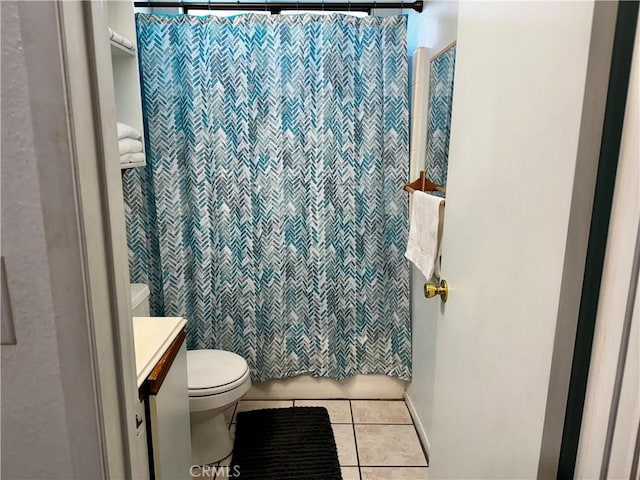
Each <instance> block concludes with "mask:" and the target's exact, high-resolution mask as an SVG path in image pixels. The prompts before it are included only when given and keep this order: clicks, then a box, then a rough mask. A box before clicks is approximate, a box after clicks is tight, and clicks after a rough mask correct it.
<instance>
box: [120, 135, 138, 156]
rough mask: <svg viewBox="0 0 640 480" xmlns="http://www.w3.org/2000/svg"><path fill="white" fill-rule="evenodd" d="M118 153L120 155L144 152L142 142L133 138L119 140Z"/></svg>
mask: <svg viewBox="0 0 640 480" xmlns="http://www.w3.org/2000/svg"><path fill="white" fill-rule="evenodd" d="M118 151H119V153H120V155H124V154H125V153H138V152H141V151H142V142H141V141H140V140H134V139H133V138H121V139H120V140H118Z"/></svg>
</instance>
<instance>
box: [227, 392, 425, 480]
mask: <svg viewBox="0 0 640 480" xmlns="http://www.w3.org/2000/svg"><path fill="white" fill-rule="evenodd" d="M293 406H297V407H304V406H306V407H315V406H318V407H325V408H326V409H327V411H328V412H329V417H330V418H331V424H332V427H333V433H334V436H335V439H336V446H337V448H338V458H339V460H340V466H341V469H342V477H343V479H344V480H425V479H426V478H427V459H426V458H425V455H424V452H423V450H422V447H421V445H420V441H419V440H418V435H417V433H416V430H415V428H414V427H413V423H412V421H411V416H410V415H409V410H407V406H406V405H405V403H404V402H403V401H401V400H393V401H389V400H286V401H284V400H278V401H257V400H247V401H241V402H238V403H237V405H234V406H232V407H230V408H229V409H228V410H227V411H226V412H225V418H226V419H227V422H228V423H229V428H230V430H231V434H232V435H233V433H234V431H235V422H236V415H237V414H238V412H245V411H248V410H257V409H260V408H286V407H293ZM230 462H231V456H229V457H228V458H226V459H224V460H223V461H222V462H220V463H219V465H229V463H230ZM218 478H224V477H218Z"/></svg>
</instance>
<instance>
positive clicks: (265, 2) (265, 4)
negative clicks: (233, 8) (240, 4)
mask: <svg viewBox="0 0 640 480" xmlns="http://www.w3.org/2000/svg"><path fill="white" fill-rule="evenodd" d="M238 1H240V0H238ZM267 3H269V2H268V1H267V0H264V11H265V13H266V12H267Z"/></svg>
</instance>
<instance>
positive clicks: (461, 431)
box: [422, 1, 615, 479]
mask: <svg viewBox="0 0 640 480" xmlns="http://www.w3.org/2000/svg"><path fill="white" fill-rule="evenodd" d="M603 3H608V2H603ZM614 20H615V4H611V5H599V6H596V5H595V4H594V2H587V1H585V2H530V3H526V2H496V3H488V2H487V3H485V2H462V3H461V4H460V10H459V22H458V43H457V57H456V73H455V86H454V100H453V113H452V131H451V142H450V157H449V173H448V182H447V205H446V209H447V211H446V218H445V225H444V237H443V248H442V253H443V263H442V278H444V279H446V280H447V281H448V282H449V288H450V291H449V299H448V302H447V303H446V304H442V305H441V308H440V309H439V313H438V317H437V319H434V320H433V321H436V322H437V339H436V360H435V378H434V388H433V395H434V397H433V412H432V418H431V430H430V431H429V432H427V435H428V437H429V442H430V446H431V451H430V469H429V478H430V479H444V478H450V479H462V478H466V479H498V478H505V479H532V478H536V477H537V476H538V471H539V470H538V469H539V463H541V465H542V464H543V463H544V460H545V459H544V458H543V459H542V461H541V458H540V457H541V451H544V448H545V447H544V442H543V437H544V436H546V435H547V434H548V432H546V429H547V427H546V426H545V419H546V420H548V419H549V418H551V417H553V414H556V415H558V414H559V413H560V414H563V413H564V410H563V408H560V407H558V408H556V409H555V410H553V409H551V413H548V410H549V408H551V407H553V406H554V404H553V401H555V399H554V398H552V397H553V394H555V393H557V392H555V390H554V388H552V389H551V390H550V389H549V385H550V379H551V372H552V368H551V364H552V361H553V362H554V368H555V364H556V362H558V364H559V365H560V366H563V368H564V369H563V368H560V367H558V369H556V370H555V371H560V372H561V373H563V374H564V375H565V377H566V378H564V379H563V378H560V379H559V380H564V383H562V382H561V381H560V382H559V384H560V387H562V385H564V388H565V390H564V394H565V398H566V382H567V380H568V373H569V371H568V368H569V367H570V360H571V354H572V348H573V343H572V342H569V343H568V344H567V345H565V346H563V348H561V349H558V351H559V352H560V355H558V356H554V341H555V340H556V329H557V328H558V336H559V337H558V339H559V340H561V338H560V337H561V336H562V335H566V336H567V338H571V334H572V331H571V329H572V328H573V331H575V319H576V316H577V306H578V302H579V299H580V287H581V281H582V274H583V267H584V257H585V252H586V244H587V233H588V228H589V217H590V212H591V198H592V194H593V182H594V177H595V167H596V163H597V157H598V147H599V134H600V131H601V127H602V118H603V106H604V100H605V95H606V85H607V65H608V61H609V59H610V58H609V56H610V47H611V39H612V31H613V25H614ZM590 47H591V50H590ZM590 64H591V65H590ZM589 67H590V68H589ZM585 96H586V97H587V98H589V99H590V100H589V105H588V108H583V107H585ZM422 301H425V302H434V301H435V302H439V300H438V299H437V298H436V299H429V300H426V299H422ZM559 318H562V320H563V321H562V322H558V319H559ZM556 355H557V352H556ZM563 362H564V363H563ZM567 362H568V363H567ZM555 386H557V385H555ZM559 390H560V391H562V388H559ZM561 397H562V395H559V398H561ZM548 398H549V400H548ZM548 401H549V402H550V403H549V404H548ZM561 418H562V417H561V416H560V419H561ZM560 428H561V425H560ZM549 429H550V430H551V431H552V433H555V434H556V435H555V436H554V437H553V438H551V440H552V441H559V437H558V429H557V428H556V429H555V430H554V426H553V425H552V426H551V427H549ZM559 431H560V434H561V430H559ZM542 455H544V453H542ZM544 467H545V466H544V465H542V467H541V468H544ZM551 468H552V467H551ZM553 477H554V478H555V475H553ZM543 478H548V477H543Z"/></svg>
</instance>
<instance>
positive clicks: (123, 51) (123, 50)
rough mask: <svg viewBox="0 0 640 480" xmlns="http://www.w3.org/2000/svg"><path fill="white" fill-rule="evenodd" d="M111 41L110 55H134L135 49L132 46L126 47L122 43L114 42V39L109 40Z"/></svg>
mask: <svg viewBox="0 0 640 480" xmlns="http://www.w3.org/2000/svg"><path fill="white" fill-rule="evenodd" d="M109 42H110V43H111V55H116V56H119V57H131V58H135V57H136V51H135V50H134V49H132V48H127V47H125V46H124V45H122V44H120V43H118V42H116V41H115V40H109Z"/></svg>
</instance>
